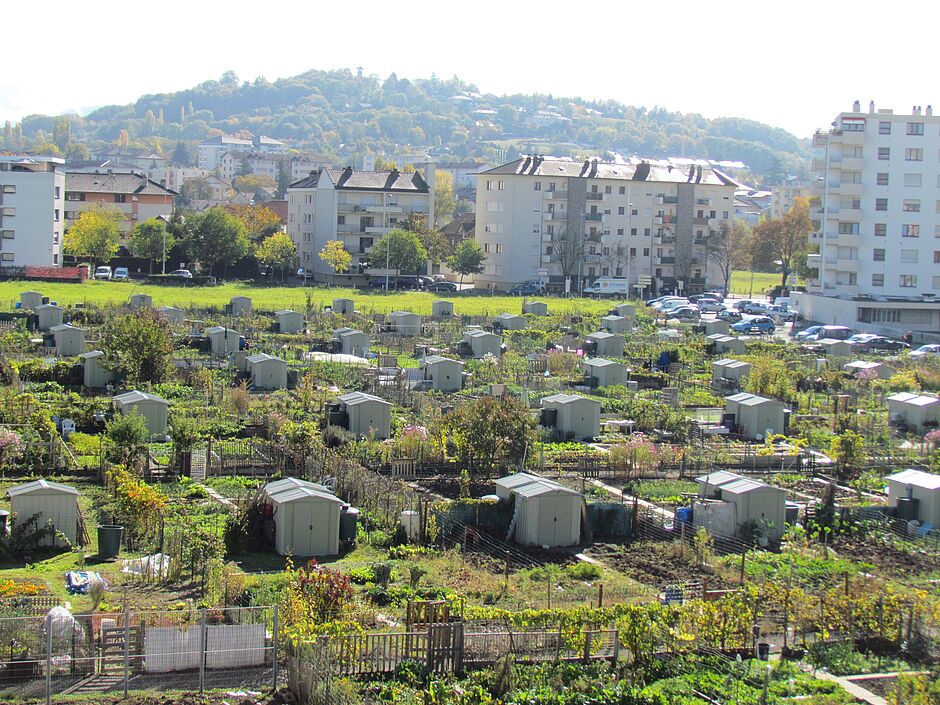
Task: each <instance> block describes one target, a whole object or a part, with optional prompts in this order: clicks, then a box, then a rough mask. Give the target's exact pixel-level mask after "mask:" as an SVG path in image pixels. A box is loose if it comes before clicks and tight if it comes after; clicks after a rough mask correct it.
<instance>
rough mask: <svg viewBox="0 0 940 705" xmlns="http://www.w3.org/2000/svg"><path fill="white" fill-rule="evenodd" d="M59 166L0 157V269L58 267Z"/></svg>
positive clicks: (55, 160) (61, 207)
mask: <svg viewBox="0 0 940 705" xmlns="http://www.w3.org/2000/svg"><path fill="white" fill-rule="evenodd" d="M64 163H65V162H64V160H62V159H58V158H56V157H25V156H0V267H29V266H31V267H54V266H58V265H60V264H61V248H62V232H63V228H64V225H65V220H64V218H65V216H64V212H65V202H64V197H65V170H64V168H63V165H64Z"/></svg>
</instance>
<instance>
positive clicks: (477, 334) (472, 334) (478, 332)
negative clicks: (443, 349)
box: [463, 328, 499, 338]
mask: <svg viewBox="0 0 940 705" xmlns="http://www.w3.org/2000/svg"><path fill="white" fill-rule="evenodd" d="M463 334H464V336H466V337H469V338H482V337H483V336H486V335H492V336H493V337H494V338H498V337H499V336H498V335H496V333H490V332H489V331H488V330H482V329H480V328H475V329H473V330H466V331H464V333H463Z"/></svg>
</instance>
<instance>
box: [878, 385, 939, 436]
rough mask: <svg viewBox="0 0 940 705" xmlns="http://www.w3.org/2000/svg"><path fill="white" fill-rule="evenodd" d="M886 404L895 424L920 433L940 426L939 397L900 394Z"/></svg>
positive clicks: (891, 397)
mask: <svg viewBox="0 0 940 705" xmlns="http://www.w3.org/2000/svg"><path fill="white" fill-rule="evenodd" d="M885 402H886V403H887V406H888V418H889V420H890V421H891V423H893V424H898V425H903V426H907V427H909V428H912V429H915V430H916V431H917V432H918V433H922V432H924V431H926V430H927V429H928V428H934V427H936V426H937V425H940V399H938V398H937V397H930V396H927V395H926V394H913V393H912V392H899V393H898V394H892V395H891V396H889V397H887V398H886V399H885Z"/></svg>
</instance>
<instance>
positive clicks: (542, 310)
mask: <svg viewBox="0 0 940 705" xmlns="http://www.w3.org/2000/svg"><path fill="white" fill-rule="evenodd" d="M522 312H523V313H531V314H532V315H533V316H547V315H548V304H547V303H545V302H544V301H525V302H523V304H522Z"/></svg>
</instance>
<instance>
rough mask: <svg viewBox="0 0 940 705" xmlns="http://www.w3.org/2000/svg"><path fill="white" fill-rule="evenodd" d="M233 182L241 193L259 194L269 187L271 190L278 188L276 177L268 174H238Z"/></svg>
mask: <svg viewBox="0 0 940 705" xmlns="http://www.w3.org/2000/svg"><path fill="white" fill-rule="evenodd" d="M232 184H233V185H234V186H235V190H236V191H238V192H239V193H251V194H257V193H259V192H261V191H263V190H264V189H269V190H271V191H274V190H275V189H277V182H276V181H275V180H274V177H273V176H268V175H267V174H246V175H243V176H236V177H235V178H234V179H233V180H232Z"/></svg>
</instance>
